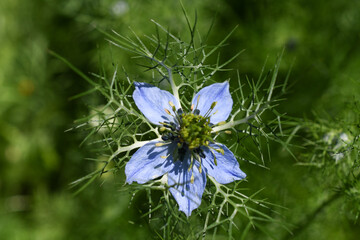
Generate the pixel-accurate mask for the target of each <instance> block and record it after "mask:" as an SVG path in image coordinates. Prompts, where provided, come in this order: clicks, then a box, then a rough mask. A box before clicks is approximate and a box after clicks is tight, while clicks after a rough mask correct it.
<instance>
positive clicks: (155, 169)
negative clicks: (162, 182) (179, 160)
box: [125, 141, 176, 184]
mask: <svg viewBox="0 0 360 240" xmlns="http://www.w3.org/2000/svg"><path fill="white" fill-rule="evenodd" d="M158 142H159V141H153V142H150V143H147V144H145V145H144V146H142V147H141V148H139V149H138V150H137V151H136V152H135V153H134V155H133V156H132V157H131V159H130V161H129V162H128V163H127V164H126V166H125V174H126V182H127V183H130V184H131V183H132V182H133V181H135V182H138V183H140V184H142V183H146V182H147V181H150V180H152V179H155V178H157V177H160V176H162V175H164V174H165V173H167V172H169V171H170V170H171V169H173V168H174V163H173V158H172V155H173V151H174V149H175V146H176V144H170V145H165V146H161V147H156V146H155V144H156V143H158ZM168 155H169V156H168ZM162 156H163V157H162ZM164 156H168V157H167V158H166V159H164Z"/></svg>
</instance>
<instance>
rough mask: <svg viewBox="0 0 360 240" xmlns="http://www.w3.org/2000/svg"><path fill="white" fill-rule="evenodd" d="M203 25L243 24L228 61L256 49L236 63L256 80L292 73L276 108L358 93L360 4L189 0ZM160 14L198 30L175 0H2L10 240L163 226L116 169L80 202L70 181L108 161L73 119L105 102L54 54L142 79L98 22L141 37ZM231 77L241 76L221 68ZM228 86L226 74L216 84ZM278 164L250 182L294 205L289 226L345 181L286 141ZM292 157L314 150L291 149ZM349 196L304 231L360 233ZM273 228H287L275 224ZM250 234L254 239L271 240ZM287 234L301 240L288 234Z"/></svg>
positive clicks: (217, 32)
mask: <svg viewBox="0 0 360 240" xmlns="http://www.w3.org/2000/svg"><path fill="white" fill-rule="evenodd" d="M183 3H184V6H185V8H186V9H187V11H188V13H189V15H190V16H192V20H194V17H193V16H194V12H195V10H196V11H197V15H198V31H199V32H200V33H201V34H206V31H207V29H208V27H209V25H210V24H211V22H212V21H213V20H214V19H215V23H214V27H213V30H212V32H211V35H210V38H209V43H210V44H211V43H213V44H216V43H217V42H219V41H220V40H221V39H223V38H224V37H225V36H226V35H227V34H228V33H229V32H230V31H231V30H232V29H233V28H234V27H235V26H238V28H237V29H236V30H235V32H234V34H233V35H232V36H231V37H230V39H229V40H228V46H227V47H225V48H223V49H222V55H221V56H222V58H224V59H226V58H230V57H231V56H232V54H234V52H235V51H240V50H242V49H246V51H245V52H244V53H242V54H241V55H240V57H239V58H238V59H237V60H236V61H235V62H233V63H232V64H231V67H232V68H236V69H239V72H240V74H241V76H248V77H249V78H254V79H256V78H257V77H258V75H259V74H260V71H261V68H262V66H263V65H264V63H265V60H266V59H267V66H269V67H271V66H272V65H274V64H275V62H276V57H277V56H278V54H279V53H281V51H282V50H283V49H285V51H284V55H283V59H282V63H281V66H280V70H279V79H280V80H279V81H283V80H284V79H285V77H286V75H287V74H288V72H289V70H290V69H291V74H290V78H289V84H290V86H291V88H290V89H289V92H288V94H287V95H286V100H285V101H283V102H282V104H281V105H280V107H279V111H280V112H285V113H287V114H288V115H289V116H294V117H299V118H304V117H306V118H307V119H315V117H314V112H325V113H326V116H327V119H330V120H331V119H334V121H336V120H335V119H336V117H337V116H339V114H342V113H343V111H344V109H348V110H347V111H351V108H350V109H349V108H346V106H347V104H349V103H351V102H356V101H358V99H359V97H358V94H359V90H360V87H359V78H360V71H359V66H360V44H359V43H360V31H359V30H360V10H359V9H360V1H341V0H326V1H325V0H318V1H310V0H294V1H285V0H278V1H275V0H263V1H252V0H219V1H210V0H204V1H190V0H183ZM150 19H154V20H156V21H157V22H159V23H161V24H162V25H164V26H168V27H169V29H170V31H172V32H174V33H175V34H180V35H185V36H186V34H188V32H187V28H186V22H185V19H184V16H183V13H182V10H181V5H180V3H179V2H178V1H167V0H152V1H150V0H132V1H130V0H127V1H126V0H101V1H100V0H76V1H73V0H62V1H56V0H32V1H20V0H1V1H0V239H20V240H22V239H152V238H155V237H156V235H155V234H154V231H153V229H150V226H149V225H148V224H147V221H148V220H147V219H146V218H142V217H140V215H141V212H140V210H139V209H141V208H143V206H142V204H143V202H142V197H143V196H135V197H134V198H132V196H131V194H130V193H128V192H124V191H120V189H121V186H122V184H123V183H124V179H123V178H122V177H121V176H116V175H115V176H114V175H111V174H108V175H104V176H103V177H102V178H99V179H97V180H95V181H94V182H93V183H92V184H90V185H89V186H88V187H87V188H86V189H85V190H84V191H83V192H81V193H80V194H78V195H76V196H73V193H74V192H75V189H72V188H70V183H71V182H72V181H75V180H77V179H78V178H81V177H82V176H84V175H86V174H87V173H89V172H90V171H92V170H94V169H96V168H97V165H96V164H94V163H92V162H89V161H86V160H85V159H86V158H89V157H92V156H91V154H92V152H91V146H90V145H88V144H86V143H85V144H83V145H81V146H80V143H81V142H82V140H83V138H84V137H85V136H86V134H87V132H86V131H84V130H78V131H70V132H65V131H66V130H67V129H69V128H71V127H73V126H74V121H75V120H76V119H79V118H81V117H83V116H85V115H87V114H88V113H89V111H90V109H89V106H94V105H96V104H101V99H99V98H98V97H97V96H96V95H93V96H92V95H91V96H87V97H84V98H78V99H75V100H72V99H71V97H72V96H74V95H76V94H79V93H81V92H84V91H86V89H89V87H90V86H88V84H87V83H86V81H84V80H83V79H82V78H80V77H79V76H78V75H76V74H75V73H74V72H73V71H72V70H71V69H69V68H68V67H67V66H66V65H65V64H64V63H63V62H61V61H60V60H59V59H57V58H54V57H53V56H51V55H50V54H49V52H48V50H49V49H50V50H52V51H54V52H56V53H58V54H60V55H61V56H63V57H64V58H66V59H67V60H68V61H69V62H71V63H72V64H73V65H75V66H76V67H77V68H79V69H80V70H81V71H83V72H84V73H90V72H93V73H97V72H99V71H100V69H101V68H104V69H105V70H106V71H109V72H111V71H113V70H114V65H113V64H118V65H120V66H124V67H125V68H126V69H127V70H128V71H129V72H133V73H136V71H142V70H139V66H137V65H135V64H134V63H133V62H132V61H131V59H130V55H129V54H128V53H124V52H122V51H120V50H119V49H116V48H115V47H113V46H110V44H109V43H108V42H107V41H106V40H105V38H106V37H105V36H104V35H103V34H102V33H101V32H99V31H97V30H96V27H97V28H99V29H102V30H104V31H109V32H110V31H111V29H115V30H116V31H118V32H120V33H122V34H124V35H130V34H131V30H130V29H129V26H130V27H131V29H133V30H134V31H135V32H136V33H137V34H138V35H140V36H142V35H144V34H152V33H154V31H155V27H154V24H153V23H152V22H151V21H150ZM224 77H226V78H229V77H234V76H232V75H228V76H227V75H226V74H224ZM219 81H221V79H219ZM271 146H272V148H273V149H271V150H272V159H271V161H268V162H267V165H268V166H269V167H270V170H265V169H262V168H258V167H255V166H247V165H244V164H243V165H242V169H243V170H244V171H245V172H246V173H247V174H248V176H249V178H248V182H247V183H246V186H247V187H248V188H249V189H253V191H254V192H255V191H257V190H258V189H262V188H264V190H263V191H262V192H261V193H260V197H262V198H266V199H268V200H269V201H270V202H272V203H275V204H278V205H281V206H284V207H285V209H282V208H280V209H278V211H279V212H280V213H281V214H280V215H281V216H278V217H276V218H279V219H283V220H285V221H286V222H287V223H291V224H297V223H299V222H301V220H302V219H304V217H305V216H307V215H308V214H310V213H311V212H312V211H313V209H316V208H317V206H318V205H319V203H321V202H322V201H324V200H326V199H327V197H328V196H329V195H330V193H331V191H332V190H333V188H334V187H335V186H334V185H331V184H327V178H326V177H324V175H323V172H322V170H321V169H315V170H313V169H309V168H308V167H303V166H299V165H297V164H296V160H294V158H292V157H291V156H290V155H289V154H287V153H286V152H285V151H283V150H282V149H281V146H278V145H276V144H274V145H271ZM293 151H294V153H295V155H300V153H299V152H301V151H302V152H304V151H307V149H306V148H302V149H298V148H295V149H293ZM351 208H352V205H351V204H350V205H349V204H346V197H342V198H337V199H335V200H334V201H331V202H330V203H329V204H328V205H326V206H325V207H324V208H322V209H320V211H319V212H318V213H317V214H316V215H315V216H314V217H313V218H311V219H308V220H309V224H308V225H306V224H305V225H306V226H305V227H304V229H302V231H301V232H300V233H299V234H298V235H297V236H296V239H357V237H358V236H359V235H360V227H359V224H358V222H357V217H356V215H354V214H353V212H352V211H351V210H352V209H351ZM264 228H265V229H267V230H266V231H267V232H268V233H269V234H270V235H272V236H273V237H274V239H281V238H283V237H284V236H285V239H286V238H288V237H289V236H288V237H286V236H287V235H286V232H285V231H284V229H282V228H281V227H279V225H276V224H272V223H269V224H266V225H264ZM267 238H270V237H269V236H268V235H266V234H264V233H263V232H261V231H258V230H256V229H252V230H251V231H250V233H249V235H248V239H267ZM289 238H290V237H289Z"/></svg>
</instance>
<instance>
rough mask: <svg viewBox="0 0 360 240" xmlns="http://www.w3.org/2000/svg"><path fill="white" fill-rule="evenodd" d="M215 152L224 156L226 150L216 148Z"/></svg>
mask: <svg viewBox="0 0 360 240" xmlns="http://www.w3.org/2000/svg"><path fill="white" fill-rule="evenodd" d="M215 151H217V152H218V153H221V154H222V155H224V153H225V152H224V149H222V148H216V149H215Z"/></svg>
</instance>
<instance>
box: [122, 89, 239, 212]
mask: <svg viewBox="0 0 360 240" xmlns="http://www.w3.org/2000/svg"><path fill="white" fill-rule="evenodd" d="M134 84H135V91H134V93H133V99H134V101H135V104H136V106H137V107H138V108H139V109H140V111H141V112H142V113H143V114H144V115H145V117H146V118H147V119H148V120H149V121H150V122H151V123H153V124H155V125H158V126H159V132H160V133H161V134H162V137H161V139H158V140H154V141H151V142H149V143H147V144H145V145H144V146H142V147H141V148H140V149H138V150H137V151H136V152H135V153H134V155H133V156H132V157H131V159H130V161H129V162H128V163H127V164H126V167H125V174H126V178H127V179H126V182H128V183H130V184H131V183H132V182H134V181H135V182H138V183H140V184H143V183H146V182H148V181H150V180H152V179H155V178H158V177H161V176H163V175H164V174H167V181H168V182H167V183H168V185H169V187H170V189H169V190H170V192H171V194H172V195H173V197H174V198H175V200H176V202H177V203H178V204H179V210H180V211H183V212H184V213H185V214H186V215H187V216H190V214H191V212H192V211H193V210H194V209H195V208H197V207H198V206H199V205H200V203H201V197H202V194H203V192H204V189H205V185H206V175H209V176H211V177H213V178H214V179H215V180H216V181H217V182H218V183H221V184H227V183H230V182H233V181H235V180H241V179H243V178H245V177H246V174H245V173H244V172H243V171H241V170H240V167H239V163H238V161H237V160H236V158H235V156H234V154H233V153H232V152H231V151H230V150H229V149H228V148H227V147H226V146H225V145H223V144H221V143H216V142H215V141H214V140H213V139H212V136H211V135H212V127H214V126H217V125H220V124H223V123H224V121H225V120H226V119H227V118H228V117H229V115H230V113H231V109H232V104H233V101H232V98H231V95H230V92H229V83H228V82H223V83H215V84H212V85H210V86H208V87H205V88H203V89H201V90H200V91H199V92H198V93H197V94H196V95H195V97H194V98H193V100H192V105H191V108H190V110H189V111H188V112H186V111H184V110H183V109H182V108H181V106H180V103H179V101H178V100H177V99H176V98H175V97H174V96H173V95H172V94H171V93H169V92H167V91H164V90H161V89H159V88H157V87H155V86H153V85H150V84H147V83H139V82H135V83H134Z"/></svg>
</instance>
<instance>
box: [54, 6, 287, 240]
mask: <svg viewBox="0 0 360 240" xmlns="http://www.w3.org/2000/svg"><path fill="white" fill-rule="evenodd" d="M184 13H185V17H186V21H187V23H188V27H189V32H190V37H188V38H187V40H185V39H181V38H180V37H178V36H175V35H173V34H172V33H171V32H170V31H168V30H167V29H166V28H165V27H164V26H162V25H160V24H159V23H157V22H155V21H152V22H153V23H154V24H155V26H156V28H155V29H156V32H155V34H153V35H151V36H144V37H140V36H138V35H137V34H136V33H135V31H132V34H133V36H132V37H127V36H123V35H120V34H119V33H117V32H112V33H108V32H103V33H104V34H105V35H106V37H107V38H108V41H109V42H110V43H111V44H112V45H114V46H116V47H118V48H120V50H125V51H127V52H130V53H132V55H133V57H134V59H135V60H134V64H138V65H139V70H141V69H144V70H145V71H143V72H141V74H140V77H133V76H132V75H131V74H130V73H127V72H126V71H125V69H122V68H121V67H118V66H116V67H115V70H114V72H113V74H112V76H111V77H109V76H107V74H106V73H105V72H103V73H100V74H93V76H92V77H91V78H90V77H87V76H86V75H84V74H83V73H82V72H80V71H79V70H77V69H76V68H75V67H74V66H73V65H71V64H70V63H69V62H68V61H66V60H65V59H62V60H63V61H64V62H65V63H67V64H68V65H69V66H70V67H71V68H73V69H74V70H75V71H76V72H77V73H78V74H79V75H80V76H81V77H83V78H84V79H85V80H86V81H88V82H89V83H90V84H91V85H92V86H93V88H92V89H90V90H89V91H87V92H84V93H81V94H79V96H77V97H81V96H84V95H87V94H91V93H93V92H96V91H97V92H99V93H100V94H101V95H102V96H103V97H104V99H105V102H106V104H104V105H103V106H95V107H94V108H93V111H92V114H91V115H89V116H87V117H85V118H84V119H80V120H78V121H77V123H78V125H77V126H76V127H75V128H74V129H79V128H82V129H87V131H88V132H89V134H88V135H87V136H86V138H85V139H84V142H87V143H90V144H93V145H94V149H95V151H96V153H94V154H97V156H98V157H96V158H93V159H91V160H94V161H97V162H99V163H100V165H99V166H101V167H99V168H98V169H97V170H95V171H94V172H92V173H90V174H88V175H87V176H85V177H83V178H81V179H79V180H77V181H75V182H73V185H74V186H77V185H79V186H80V188H79V190H78V191H81V190H83V189H84V188H85V187H86V186H87V185H88V184H89V183H91V182H92V181H93V180H94V179H95V178H97V177H101V176H102V175H103V174H105V173H108V172H113V173H115V174H123V171H124V166H125V164H126V163H127V162H128V161H129V160H130V158H131V156H132V154H133V153H134V151H135V150H136V149H138V148H139V147H141V146H143V145H144V144H146V143H148V142H149V141H151V140H152V139H156V138H160V136H161V135H160V133H159V130H158V128H157V127H156V126H154V125H152V124H150V123H149V122H148V121H147V119H146V118H145V117H144V116H143V115H142V114H141V112H140V111H139V110H138V109H137V108H136V106H135V104H134V101H133V99H132V92H133V90H134V87H133V81H135V80H136V81H139V79H141V81H146V82H149V83H152V84H154V85H156V86H158V87H160V88H163V89H167V90H169V91H171V92H172V93H173V94H174V96H175V97H179V99H180V101H181V103H182V106H185V107H186V106H190V105H191V103H190V101H191V99H192V96H193V95H194V94H195V93H196V92H197V91H198V90H199V89H201V88H202V87H204V86H206V85H209V84H210V83H213V82H216V81H219V80H217V73H218V72H224V71H225V72H227V71H233V70H231V69H227V68H226V67H227V65H228V64H229V63H230V62H232V61H233V60H234V59H235V58H236V57H237V56H239V54H241V52H242V51H239V52H238V53H236V54H235V55H234V56H233V57H232V58H230V59H228V60H225V61H222V60H221V57H220V49H221V48H222V47H223V46H224V45H225V43H226V40H227V39H228V37H229V36H230V35H231V33H232V32H231V33H229V34H228V35H227V36H225V37H224V39H223V40H222V41H220V42H219V43H218V44H216V45H213V46H208V45H207V43H206V39H207V36H208V35H206V36H205V37H204V38H202V37H201V34H200V33H198V32H197V31H196V17H195V23H194V24H191V23H190V20H189V19H188V17H187V14H186V12H185V10H184ZM209 32H210V30H209ZM53 54H54V55H56V54H55V53H53ZM214 56H215V58H214ZM57 57H59V56H57ZM60 58H61V57H60ZM213 59H215V63H212V62H211V60H213ZM280 59H281V56H279V60H278V62H277V63H276V65H275V68H274V69H273V70H272V72H268V74H265V67H264V68H263V69H262V72H261V74H260V76H259V78H258V79H257V80H256V81H254V80H252V79H247V78H245V80H243V79H241V77H240V75H239V74H237V79H231V80H230V82H231V93H232V97H233V100H234V106H233V112H232V114H231V116H230V118H229V119H228V122H227V123H226V124H223V125H220V126H217V127H215V128H214V129H213V131H214V132H215V136H214V139H216V141H218V142H222V143H224V144H226V145H227V146H228V147H229V148H230V150H231V151H233V152H234V154H235V155H236V157H237V159H238V160H239V161H240V162H241V166H242V167H243V166H245V168H246V165H247V164H254V165H256V166H259V167H263V168H267V167H266V161H268V160H269V159H270V152H269V143H270V142H272V141H274V142H279V143H281V144H282V145H283V146H285V147H286V149H287V144H286V143H284V142H283V141H282V138H283V137H284V136H285V134H284V132H283V130H282V127H281V124H282V123H281V118H282V115H281V114H279V113H278V112H276V110H275V109H274V107H276V106H277V105H278V103H279V100H280V99H279V96H280V95H281V94H283V93H284V92H285V89H286V81H285V84H282V85H277V84H276V78H277V73H278V68H279V64H280ZM120 70H121V71H120ZM120 72H122V73H120ZM94 156H95V155H94ZM253 177H256V176H250V177H249V180H248V181H251V179H252V178H253ZM209 179H210V182H209V183H208V184H207V187H206V190H205V193H204V196H203V200H202V205H201V206H200V208H199V209H198V210H196V211H195V212H194V213H193V215H192V216H191V217H190V218H189V219H187V218H186V217H185V215H183V214H181V213H180V212H179V211H178V210H177V207H176V204H175V201H174V200H173V199H172V197H171V196H170V194H169V191H168V186H167V184H166V182H164V177H163V178H161V179H157V180H153V181H151V182H149V183H147V184H143V185H135V186H133V185H131V186H123V187H122V190H126V191H133V192H134V193H137V192H138V191H144V190H145V189H146V192H147V195H148V199H149V210H148V211H147V212H146V211H145V212H144V213H143V216H144V217H148V218H149V222H151V225H152V226H153V231H154V232H156V233H157V234H158V235H159V238H162V239H193V238H203V239H204V238H208V237H209V236H212V237H213V238H214V239H216V238H218V237H219V236H222V235H226V236H227V238H228V239H234V238H237V237H236V236H242V237H245V236H246V233H247V231H248V230H249V228H250V227H255V228H259V229H260V230H262V227H261V225H262V223H264V222H278V220H274V219H273V218H272V217H271V216H270V215H269V214H268V213H269V212H270V213H271V212H272V214H273V213H275V210H274V209H273V208H274V206H272V205H271V204H270V203H269V202H268V201H266V200H261V199H257V193H258V190H252V189H250V190H247V189H244V187H242V182H241V181H240V182H236V183H233V184H228V185H222V184H219V183H217V182H216V181H215V180H214V179H212V178H211V177H209ZM258 189H261V186H259V188H258ZM154 192H155V193H154ZM159 192H162V195H159ZM249 194H250V195H249ZM154 195H155V196H156V197H154ZM150 206H151V207H150ZM275 208H276V207H275ZM278 223H279V226H281V227H285V225H284V223H281V222H278Z"/></svg>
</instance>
